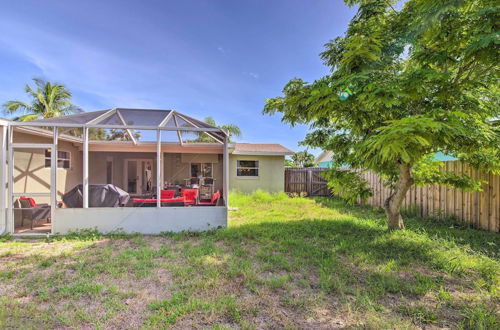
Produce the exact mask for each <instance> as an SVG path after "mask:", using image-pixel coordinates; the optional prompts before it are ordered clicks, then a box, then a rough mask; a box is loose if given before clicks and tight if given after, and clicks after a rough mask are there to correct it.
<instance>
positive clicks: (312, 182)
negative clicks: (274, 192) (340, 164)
mask: <svg viewBox="0 0 500 330" xmlns="http://www.w3.org/2000/svg"><path fill="white" fill-rule="evenodd" d="M324 170H326V169H325V168H320V167H299V168H291V167H286V168H285V192H287V193H297V194H299V193H302V192H306V193H307V195H308V196H327V195H330V191H329V190H328V187H327V186H326V180H325V179H324V178H323V177H322V176H321V175H320V174H321V172H323V171H324Z"/></svg>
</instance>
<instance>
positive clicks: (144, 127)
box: [2, 108, 228, 234]
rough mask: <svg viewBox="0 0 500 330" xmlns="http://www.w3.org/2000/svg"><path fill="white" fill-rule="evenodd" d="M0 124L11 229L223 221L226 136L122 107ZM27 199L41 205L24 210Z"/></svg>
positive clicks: (178, 117) (163, 226) (195, 225)
mask: <svg viewBox="0 0 500 330" xmlns="http://www.w3.org/2000/svg"><path fill="white" fill-rule="evenodd" d="M6 126H7V134H6V138H7V143H6V149H7V151H8V152H7V157H6V158H7V161H6V162H5V163H6V164H8V171H7V173H8V175H7V179H8V180H7V181H8V182H7V183H8V194H7V196H8V201H7V202H8V205H7V210H8V214H7V215H8V217H7V218H8V227H10V229H11V230H10V231H11V232H12V233H14V234H17V233H20V234H22V233H27V234H33V233H44V234H45V233H67V232H69V231H72V230H79V229H85V228H97V229H99V230H101V231H103V232H109V231H113V230H124V231H126V232H140V233H151V234H152V233H159V232H162V231H180V230H205V229H209V228H215V227H219V226H225V224H226V222H227V195H228V138H227V135H226V133H225V132H224V131H223V130H221V129H219V128H217V127H214V126H211V125H209V124H207V123H205V122H203V121H200V120H198V119H195V118H192V117H190V116H187V115H184V114H182V113H179V112H177V111H174V110H152V109H125V108H116V109H110V110H101V111H94V112H83V113H78V114H73V115H67V116H61V117H57V118H47V119H42V120H35V121H31V122H8V123H7V125H6ZM5 163H4V162H2V166H5ZM113 198H115V199H113ZM110 200H113V201H115V200H116V201H115V202H113V201H111V202H110ZM28 202H29V203H30V206H28ZM37 204H39V205H45V207H46V209H43V210H42V209H41V207H40V208H39V209H36V210H32V209H33V205H37ZM25 208H30V209H29V210H25ZM38 211H39V212H38ZM37 212H38V213H43V214H44V215H43V216H40V215H38V216H33V214H34V213H37ZM37 217H38V218H40V217H41V219H36V218H37ZM20 219H21V220H20ZM40 223H41V224H43V226H42V225H40ZM28 227H29V228H28Z"/></svg>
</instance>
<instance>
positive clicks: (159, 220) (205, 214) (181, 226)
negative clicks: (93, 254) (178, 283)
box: [52, 206, 227, 235]
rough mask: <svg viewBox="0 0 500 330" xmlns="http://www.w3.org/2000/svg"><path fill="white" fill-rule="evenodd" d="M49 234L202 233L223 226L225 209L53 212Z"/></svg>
mask: <svg viewBox="0 0 500 330" xmlns="http://www.w3.org/2000/svg"><path fill="white" fill-rule="evenodd" d="M55 217H56V218H55V220H54V221H53V222H52V226H53V233H55V234H63V235H64V234H67V233H68V232H70V231H75V230H79V229H94V228H96V229H97V230H98V231H99V232H102V233H109V232H112V231H116V230H123V231H124V232H126V233H130V234H132V233H141V234H159V233H161V232H181V231H204V230H210V229H216V228H220V227H226V226H227V207H225V206H214V207H209V206H208V207H196V206H193V207H164V208H156V207H118V208H101V207H99V208H97V207H96V208H88V209H82V208H74V209H69V208H68V209H56V215H55Z"/></svg>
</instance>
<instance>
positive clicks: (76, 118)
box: [37, 110, 111, 124]
mask: <svg viewBox="0 0 500 330" xmlns="http://www.w3.org/2000/svg"><path fill="white" fill-rule="evenodd" d="M108 111H111V110H100V111H93V112H83V113H79V114H75V115H68V116H62V117H56V118H47V119H41V120H37V122H42V123H54V124H57V123H60V124H87V123H88V122H90V121H92V120H94V119H96V118H97V117H99V116H101V115H104V114H105V113H106V112H108Z"/></svg>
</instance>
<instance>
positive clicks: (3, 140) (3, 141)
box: [0, 126, 8, 235]
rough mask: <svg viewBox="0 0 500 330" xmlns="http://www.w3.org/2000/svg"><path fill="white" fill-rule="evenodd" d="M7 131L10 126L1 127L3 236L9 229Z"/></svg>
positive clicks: (0, 220) (0, 225) (0, 217)
mask: <svg viewBox="0 0 500 330" xmlns="http://www.w3.org/2000/svg"><path fill="white" fill-rule="evenodd" d="M7 130H8V126H0V133H1V135H0V189H1V190H0V235H2V234H3V233H4V232H5V230H6V229H7V213H6V204H5V201H6V200H7V196H5V193H7V186H6V181H5V178H6V175H7V168H6V166H7Z"/></svg>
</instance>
